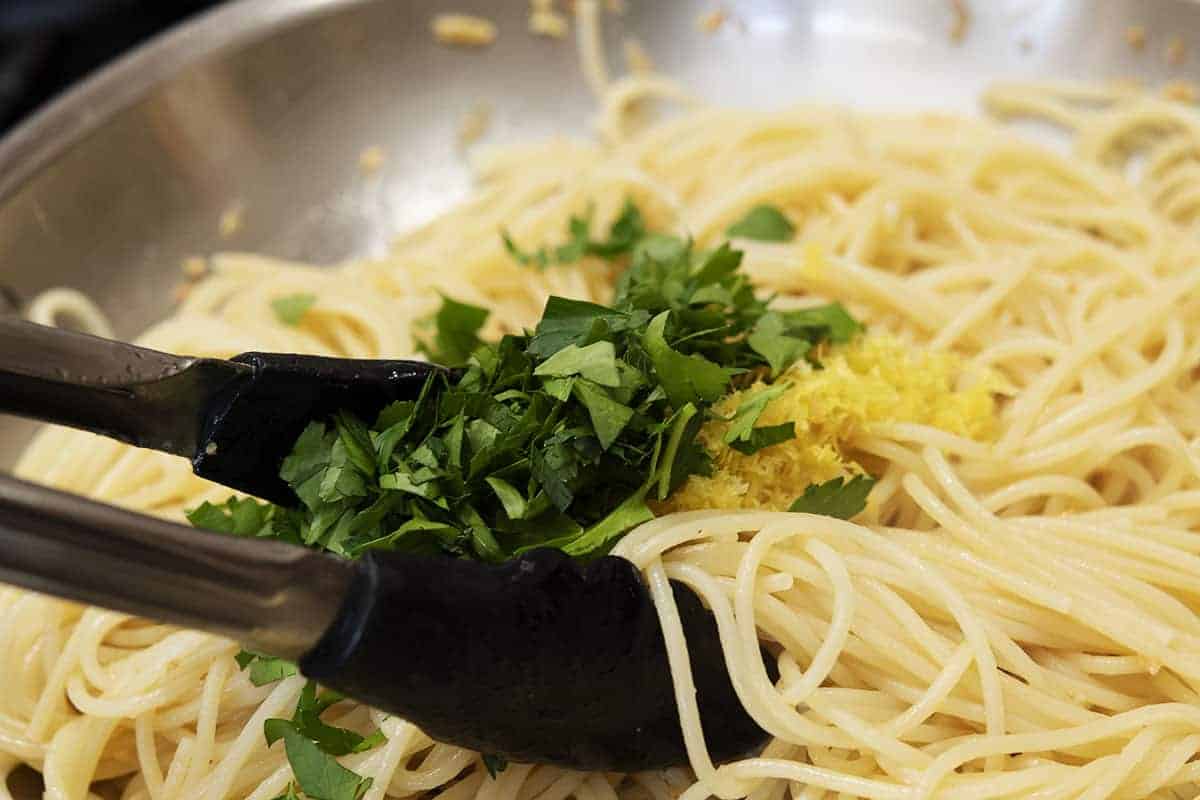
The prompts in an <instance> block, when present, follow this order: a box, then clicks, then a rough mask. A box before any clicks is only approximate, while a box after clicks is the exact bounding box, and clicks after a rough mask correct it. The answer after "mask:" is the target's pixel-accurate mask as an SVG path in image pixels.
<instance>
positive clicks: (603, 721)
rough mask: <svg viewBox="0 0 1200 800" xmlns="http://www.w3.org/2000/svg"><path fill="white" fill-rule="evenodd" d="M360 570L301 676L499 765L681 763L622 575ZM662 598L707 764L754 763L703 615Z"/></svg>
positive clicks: (648, 643)
mask: <svg viewBox="0 0 1200 800" xmlns="http://www.w3.org/2000/svg"><path fill="white" fill-rule="evenodd" d="M360 565H361V566H360V568H359V572H358V577H357V578H356V583H355V584H352V585H351V589H350V592H349V593H348V595H347V597H348V600H347V605H346V606H345V607H344V608H343V611H342V614H341V616H340V617H339V620H338V621H337V622H335V623H334V625H333V626H332V627H331V628H330V630H329V632H328V633H327V634H326V636H325V637H324V638H323V639H322V641H321V642H320V643H319V644H318V645H317V647H316V648H315V649H314V650H313V651H311V652H310V653H309V654H308V655H307V656H306V657H305V658H304V659H303V661H302V662H301V669H302V671H303V672H304V674H305V675H308V676H309V677H311V678H313V679H315V680H318V681H320V682H321V683H323V684H325V685H327V686H330V687H332V688H335V689H337V690H339V691H341V692H343V693H345V694H347V695H349V696H352V697H356V698H358V699H360V700H365V701H367V702H368V703H370V704H372V705H374V706H376V707H378V708H382V709H384V710H387V711H391V712H394V713H396V714H398V715H400V716H402V717H404V718H405V719H407V720H409V721H411V722H413V723H414V724H416V725H417V726H418V727H420V728H421V729H422V730H423V731H425V732H426V733H428V734H429V735H430V736H431V737H433V738H434V739H437V740H440V741H446V742H453V743H454V744H458V745H461V746H464V747H470V748H473V749H477V750H482V751H484V752H489V753H495V754H496V755H500V756H504V757H505V758H508V759H510V760H512V761H518V762H522V761H524V762H537V763H548V764H556V765H558V766H562V767H567V768H571V769H581V770H582V769H597V770H616V771H623V772H626V771H636V770H645V769H659V768H665V767H669V766H678V765H681V764H687V763H688V757H687V751H686V748H685V747H684V742H683V738H682V736H681V733H680V727H679V714H678V710H677V707H676V703H675V694H674V685H673V682H672V678H671V672H670V669H669V668H668V667H667V653H666V646H665V644H664V640H663V635H662V631H661V628H660V626H659V622H658V617H657V614H656V611H655V608H654V603H653V601H652V599H651V597H650V594H649V592H648V591H647V589H646V586H645V584H644V583H643V582H642V579H641V576H640V575H639V574H638V572H637V570H636V569H635V567H634V566H633V564H632V563H630V562H629V561H626V560H625V559H623V558H616V557H612V556H606V557H604V558H600V559H597V560H595V561H592V562H590V563H587V564H580V563H578V562H576V561H573V560H572V559H571V558H570V557H568V556H566V555H565V554H563V553H562V552H561V551H558V550H551V549H539V550H534V551H531V552H529V553H526V554H524V555H522V556H519V557H518V558H516V559H514V560H512V561H510V562H507V563H504V564H500V565H489V564H483V563H479V562H475V561H465V560H455V559H448V558H432V557H428V558H427V557H416V556H411V555H397V554H388V553H375V554H371V555H368V556H367V557H366V558H365V559H364V560H363V561H362V562H360ZM674 594H675V602H676V604H677V606H678V608H679V615H680V617H681V619H682V622H683V627H684V631H685V632H686V635H687V643H688V652H689V654H690V659H691V667H692V672H693V677H694V680H695V684H696V690H697V701H698V703H699V707H700V710H701V720H702V724H703V726H704V732H705V736H706V739H707V744H708V748H709V751H710V752H711V754H712V756H713V758H714V759H715V760H716V761H718V762H722V761H729V760H731V759H735V758H738V757H742V756H746V755H749V754H751V753H753V752H756V751H757V750H759V749H761V747H762V746H763V744H764V743H765V741H766V739H767V734H766V733H764V732H763V731H762V730H761V729H760V728H759V727H758V725H757V724H755V722H754V720H753V719H751V718H750V716H749V715H748V714H747V713H746V711H745V709H744V708H743V707H742V704H741V702H740V701H739V700H738V697H737V695H736V693H735V692H734V689H733V686H732V684H731V682H730V679H729V675H728V673H727V672H726V669H725V658H724V654H723V651H722V648H721V643H720V639H719V636H718V633H717V627H716V622H715V620H714V618H713V616H712V615H711V614H710V613H709V612H708V611H707V610H705V608H704V607H703V605H702V604H701V602H700V600H699V598H697V596H696V595H695V594H694V593H693V592H691V591H690V590H688V589H687V588H686V587H683V586H682V585H678V584H675V585H674ZM770 663H771V662H770V661H768V664H770ZM770 670H771V671H772V673H773V667H771V668H770ZM775 677H776V676H775V674H772V680H774V678H775Z"/></svg>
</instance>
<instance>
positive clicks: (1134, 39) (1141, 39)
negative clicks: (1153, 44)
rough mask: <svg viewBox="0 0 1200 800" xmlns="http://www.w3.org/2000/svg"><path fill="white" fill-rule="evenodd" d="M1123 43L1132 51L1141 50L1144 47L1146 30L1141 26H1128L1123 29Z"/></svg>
mask: <svg viewBox="0 0 1200 800" xmlns="http://www.w3.org/2000/svg"><path fill="white" fill-rule="evenodd" d="M1125 41H1126V42H1128V43H1129V46H1130V47H1132V48H1133V49H1134V50H1141V49H1142V48H1143V47H1145V46H1146V29H1145V27H1143V26H1141V25H1130V26H1129V27H1128V28H1126V29H1125Z"/></svg>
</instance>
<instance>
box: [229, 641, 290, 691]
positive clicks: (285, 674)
mask: <svg viewBox="0 0 1200 800" xmlns="http://www.w3.org/2000/svg"><path fill="white" fill-rule="evenodd" d="M234 660H236V661H237V664H238V667H239V668H241V669H246V668H247V667H249V669H250V682H251V683H253V684H254V685H255V686H266V685H267V684H268V683H275V682H276V681H281V680H283V679H284V678H290V677H291V676H293V675H298V674H300V670H299V668H298V667H297V666H296V665H295V664H293V663H292V662H291V661H287V660H285V659H282V658H275V657H274V656H268V655H264V654H262V653H254V652H251V651H249V650H242V651H239V652H238V654H237V655H236V656H234Z"/></svg>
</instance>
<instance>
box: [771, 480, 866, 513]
mask: <svg viewBox="0 0 1200 800" xmlns="http://www.w3.org/2000/svg"><path fill="white" fill-rule="evenodd" d="M873 486H875V479H874V478H872V477H870V476H869V475H855V476H854V477H853V478H851V479H850V480H846V479H845V478H834V479H833V480H830V481H825V483H814V484H812V485H811V486H809V487H808V488H807V489H805V490H804V494H802V495H801V496H800V497H798V498H797V499H796V502H794V503H792V507H791V508H789V509H788V511H800V512H803V513H805V514H822V515H824V516H826V517H837V518H838V519H850V518H851V517H853V516H855V515H857V514H859V513H861V512H862V510H863V509H864V508H866V507H867V495H868V494H870V493H871V488H872V487H873Z"/></svg>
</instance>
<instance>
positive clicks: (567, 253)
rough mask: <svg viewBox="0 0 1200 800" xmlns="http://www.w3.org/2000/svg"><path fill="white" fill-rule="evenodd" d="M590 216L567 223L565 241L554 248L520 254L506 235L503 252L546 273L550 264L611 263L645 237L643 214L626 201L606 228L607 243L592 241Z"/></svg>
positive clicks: (520, 250) (503, 234)
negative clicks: (599, 260) (585, 259)
mask: <svg viewBox="0 0 1200 800" xmlns="http://www.w3.org/2000/svg"><path fill="white" fill-rule="evenodd" d="M591 228H592V226H591V213H590V212H589V213H588V214H586V215H585V216H582V217H580V216H574V215H573V216H572V217H571V219H570V221H569V222H568V223H567V241H566V242H564V243H563V244H560V245H558V246H557V247H542V248H539V249H538V250H534V251H526V250H522V249H521V248H520V247H518V246H517V244H516V243H515V242H514V241H513V240H512V237H511V236H509V234H508V232H507V231H504V232H502V233H501V234H500V238H501V240H502V241H503V242H504V248H505V249H506V250H508V253H509V255H511V256H512V257H513V258H514V259H516V260H517V262H518V263H520V264H525V265H527V266H536V267H539V268H541V269H545V268H546V267H548V266H550V265H551V264H571V263H574V262H576V261H578V260H579V259H581V258H583V257H584V256H599V257H601V258H607V259H614V258H617V257H619V256H623V255H627V254H628V253H630V252H632V251H633V248H634V246H635V245H636V244H637V243H638V242H639V241H640V240H641V239H642V238H643V237H644V236H645V235H646V227H645V223H644V222H643V221H642V213H641V212H640V211H639V210H638V207H637V206H635V205H634V204H633V203H632V202H629V201H626V203H625V206H624V207H623V208H622V209H621V214H620V216H618V217H617V219H616V220H615V221H614V222H613V224H612V227H610V228H609V231H608V238H607V239H593V238H591Z"/></svg>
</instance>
